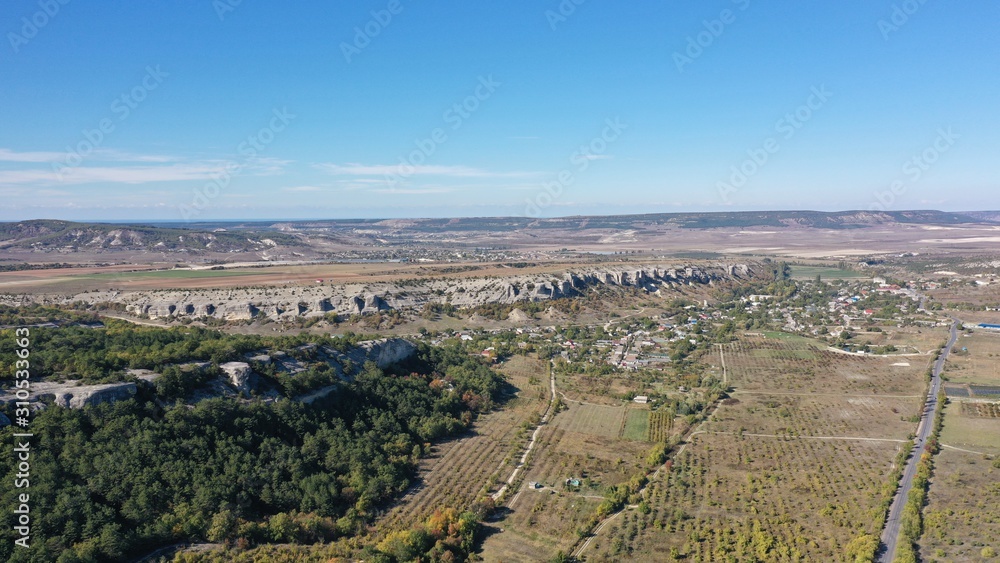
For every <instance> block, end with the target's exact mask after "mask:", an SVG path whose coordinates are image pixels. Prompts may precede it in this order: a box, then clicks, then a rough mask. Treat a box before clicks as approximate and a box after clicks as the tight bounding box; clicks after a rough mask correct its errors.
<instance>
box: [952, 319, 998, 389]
mask: <svg viewBox="0 0 1000 563" xmlns="http://www.w3.org/2000/svg"><path fill="white" fill-rule="evenodd" d="M955 347H956V348H957V349H958V351H957V352H956V353H954V354H952V355H951V356H949V358H948V364H947V366H946V368H945V371H944V377H945V378H947V380H948V382H949V383H954V384H974V385H1000V334H995V333H991V332H987V331H984V330H977V331H975V332H973V334H972V335H971V336H962V337H960V338H959V339H958V342H957V343H956V344H955ZM962 348H968V350H967V351H962Z"/></svg>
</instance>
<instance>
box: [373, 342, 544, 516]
mask: <svg viewBox="0 0 1000 563" xmlns="http://www.w3.org/2000/svg"><path fill="white" fill-rule="evenodd" d="M499 371H500V372H501V373H503V374H504V375H505V376H506V377H507V379H508V381H509V382H510V383H511V384H512V385H514V386H515V387H516V388H517V389H519V392H518V397H517V398H515V399H512V400H511V401H509V402H508V403H507V404H506V405H505V406H504V407H503V408H502V409H501V410H498V411H495V412H492V413H489V414H487V415H484V416H482V417H481V418H480V419H479V420H478V421H477V422H476V424H475V425H474V427H473V429H472V432H471V433H470V435H468V436H466V437H461V438H457V439H454V440H450V441H448V442H444V443H442V444H439V445H437V446H434V449H433V451H432V454H431V455H430V456H429V457H427V458H425V459H424V460H423V461H422V462H421V464H420V475H419V479H420V480H419V482H418V483H416V484H415V485H414V486H413V487H412V488H411V490H410V491H409V492H408V493H407V494H406V495H405V496H404V497H403V498H402V499H401V500H400V501H399V502H397V503H396V504H395V505H394V506H392V507H391V508H390V509H389V510H388V511H387V512H386V514H385V516H384V517H383V518H382V520H381V522H380V523H379V527H380V529H382V530H384V531H388V530H397V529H400V530H401V529H409V528H411V527H412V526H413V525H414V524H416V523H418V522H422V521H423V520H425V519H426V518H427V517H428V516H430V515H431V514H432V513H433V512H434V510H435V509H438V508H442V507H451V508H455V509H458V510H463V509H465V508H468V507H469V506H470V505H471V504H472V503H473V502H474V501H475V500H476V498H477V497H479V496H480V495H481V494H482V493H484V492H493V491H495V490H496V489H498V488H499V486H498V485H497V484H498V483H499V482H501V481H503V480H505V479H506V478H507V475H508V474H509V473H510V472H511V471H512V469H513V466H512V462H511V460H512V459H514V458H516V457H519V455H520V451H521V449H522V448H523V446H524V444H525V442H526V441H527V439H528V435H527V433H526V432H525V431H523V430H522V425H523V424H525V423H526V422H528V421H530V420H532V419H533V418H536V417H538V416H540V415H541V413H542V411H544V410H545V406H546V405H547V404H548V397H547V395H545V393H544V387H543V384H542V381H544V379H545V376H546V367H545V364H544V362H541V361H539V360H538V359H535V358H526V357H523V356H514V357H513V358H512V359H511V360H510V361H509V362H507V363H506V364H504V365H503V366H501V368H500V370H499ZM535 381H537V383H535ZM515 453H516V454H517V455H516V456H515V455H514V454H515ZM484 487H488V491H484Z"/></svg>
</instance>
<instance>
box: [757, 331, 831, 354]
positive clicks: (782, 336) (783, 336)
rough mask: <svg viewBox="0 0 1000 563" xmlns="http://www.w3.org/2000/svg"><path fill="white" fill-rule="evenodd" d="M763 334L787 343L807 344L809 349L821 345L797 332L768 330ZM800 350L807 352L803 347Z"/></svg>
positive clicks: (820, 346)
mask: <svg viewBox="0 0 1000 563" xmlns="http://www.w3.org/2000/svg"><path fill="white" fill-rule="evenodd" d="M764 336H765V337H766V338H775V339H777V340H784V341H785V342H788V343H789V344H794V345H797V346H807V347H808V348H809V349H812V348H822V347H823V346H822V345H821V344H820V343H818V342H816V341H815V340H813V339H811V338H806V337H804V336H799V335H798V334H790V333H787V332H778V331H771V330H769V331H765V332H764ZM801 351H803V352H807V351H808V350H807V349H803V350H801Z"/></svg>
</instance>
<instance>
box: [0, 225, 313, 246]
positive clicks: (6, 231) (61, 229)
mask: <svg viewBox="0 0 1000 563" xmlns="http://www.w3.org/2000/svg"><path fill="white" fill-rule="evenodd" d="M279 244H280V245H285V246H289V245H296V244H298V239H296V238H295V237H294V236H291V235H287V234H283V233H280V232H277V231H271V230H263V231H255V230H241V231H239V232H229V231H226V230H224V229H222V228H217V229H213V230H196V229H184V228H177V227H155V226H136V225H111V224H104V223H73V222H69V221H47V220H40V221H21V222H19V223H0V248H8V249H20V250H59V251H63V252H75V251H108V250H147V251H184V252H198V251H212V252H252V251H261V250H267V249H269V248H274V247H276V246H278V245H279Z"/></svg>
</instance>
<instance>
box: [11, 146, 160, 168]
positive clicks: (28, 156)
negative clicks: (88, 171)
mask: <svg viewBox="0 0 1000 563" xmlns="http://www.w3.org/2000/svg"><path fill="white" fill-rule="evenodd" d="M70 156H72V155H71V153H69V152H54V151H28V152H17V151H12V150H10V149H3V148H0V162H20V163H25V164H38V163H54V162H61V163H64V164H65V163H66V162H67V161H68V159H69V157H70ZM82 156H83V158H84V160H96V161H107V162H172V161H174V160H177V159H176V158H174V157H170V156H164V155H158V154H132V153H128V152H123V151H118V150H114V149H101V148H98V149H94V150H91V151H89V152H87V154H85V155H82Z"/></svg>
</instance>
